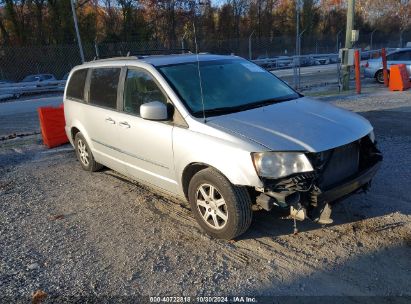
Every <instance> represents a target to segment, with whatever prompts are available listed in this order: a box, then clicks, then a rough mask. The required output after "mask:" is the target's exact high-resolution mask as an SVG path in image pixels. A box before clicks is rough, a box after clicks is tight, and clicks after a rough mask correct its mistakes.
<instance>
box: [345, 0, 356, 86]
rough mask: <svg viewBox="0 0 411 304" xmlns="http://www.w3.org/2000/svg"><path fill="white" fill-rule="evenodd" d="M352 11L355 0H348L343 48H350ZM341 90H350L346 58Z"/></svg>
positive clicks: (352, 26) (352, 27) (352, 24)
mask: <svg viewBox="0 0 411 304" xmlns="http://www.w3.org/2000/svg"><path fill="white" fill-rule="evenodd" d="M354 10H355V0H348V8H347V25H346V30H345V48H346V49H351V48H352V41H351V39H352V30H353V29H354ZM343 60H344V61H345V62H343V90H344V91H348V90H349V89H350V67H349V66H348V65H347V64H346V63H347V62H346V60H347V58H343Z"/></svg>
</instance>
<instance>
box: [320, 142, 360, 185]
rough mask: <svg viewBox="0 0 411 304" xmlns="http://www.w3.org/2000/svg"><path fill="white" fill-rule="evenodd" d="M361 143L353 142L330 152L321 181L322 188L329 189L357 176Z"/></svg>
mask: <svg viewBox="0 0 411 304" xmlns="http://www.w3.org/2000/svg"><path fill="white" fill-rule="evenodd" d="M359 151H360V148H359V143H358V142H353V143H350V144H348V145H344V146H341V147H338V148H335V149H333V150H332V151H329V153H330V154H329V160H328V161H327V162H326V163H325V166H324V168H323V172H322V174H321V179H320V187H321V188H322V189H327V188H328V187H331V186H333V185H335V184H338V183H339V182H342V181H343V180H344V179H346V178H348V177H350V176H352V175H354V174H356V173H357V172H358V169H359V153H360V152H359Z"/></svg>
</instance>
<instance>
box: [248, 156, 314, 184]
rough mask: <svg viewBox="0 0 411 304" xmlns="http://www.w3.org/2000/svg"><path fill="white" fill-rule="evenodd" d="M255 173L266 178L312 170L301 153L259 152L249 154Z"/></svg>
mask: <svg viewBox="0 0 411 304" xmlns="http://www.w3.org/2000/svg"><path fill="white" fill-rule="evenodd" d="M251 156H252V158H253V162H254V166H255V168H256V170H257V174H258V175H259V176H261V177H266V178H280V177H284V176H287V175H291V174H293V173H301V172H309V171H313V167H312V166H311V163H310V161H309V160H308V159H307V157H306V156H305V155H304V154H303V153H295V152H261V153H252V154H251Z"/></svg>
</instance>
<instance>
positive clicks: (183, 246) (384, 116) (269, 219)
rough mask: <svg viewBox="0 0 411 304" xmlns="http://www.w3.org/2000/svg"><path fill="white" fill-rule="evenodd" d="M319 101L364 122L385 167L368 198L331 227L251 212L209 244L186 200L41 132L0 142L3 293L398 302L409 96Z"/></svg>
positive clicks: (341, 209)
mask: <svg viewBox="0 0 411 304" xmlns="http://www.w3.org/2000/svg"><path fill="white" fill-rule="evenodd" d="M323 100H324V102H331V103H334V104H337V105H338V106H342V107H345V108H348V109H351V110H354V111H358V112H360V114H362V115H364V116H365V117H367V118H368V119H370V120H371V122H372V123H373V124H374V126H375V130H376V136H377V140H378V142H379V147H380V149H381V150H382V152H383V154H384V163H383V166H382V169H381V170H380V172H379V173H378V175H377V177H376V178H375V180H374V183H373V187H372V188H371V190H370V192H369V193H367V194H365V195H364V194H361V195H356V196H354V197H351V198H349V199H347V200H346V201H344V202H343V203H341V204H339V205H336V206H335V208H334V210H333V215H334V216H333V218H334V220H335V223H334V224H333V225H330V226H327V227H321V226H318V225H316V224H313V223H310V222H308V221H306V222H301V223H299V225H298V227H299V229H300V233H298V235H292V222H291V221H289V220H284V219H281V215H279V214H278V213H276V212H272V213H267V212H258V213H255V216H254V222H253V225H252V226H251V228H250V230H249V231H248V232H247V233H246V234H245V235H244V236H243V237H242V238H241V239H239V240H237V241H236V242H226V241H218V240H213V239H210V238H209V237H207V236H206V235H205V234H203V233H202V232H201V231H200V230H199V228H198V226H197V224H196V223H195V221H194V219H193V218H192V217H191V215H190V211H189V209H188V207H187V205H186V204H185V203H184V202H176V201H173V200H169V199H167V198H164V197H162V196H160V195H158V194H154V193H153V192H152V191H150V190H149V189H147V188H145V187H143V186H141V185H139V184H137V183H135V182H132V181H130V180H128V179H126V178H124V177H123V176H120V175H118V174H116V173H115V172H113V171H111V170H108V169H106V170H103V171H101V172H98V173H93V174H91V173H88V172H85V171H82V170H81V168H80V165H79V164H78V162H77V161H76V159H75V154H74V152H73V150H72V149H71V147H70V146H68V145H66V146H63V147H60V148H56V149H51V150H47V149H45V148H44V147H43V146H42V145H41V140H40V137H39V135H34V136H26V137H22V138H17V139H12V140H3V141H0V202H1V203H0V248H1V250H0V293H1V295H2V296H3V297H4V299H7V297H29V296H30V295H31V294H32V292H33V291H35V290H37V289H41V290H44V291H45V292H47V293H48V294H49V296H61V295H62V296H66V297H72V296H90V295H91V296H95V295H97V296H119V295H121V296H131V295H150V296H155V295H165V296H170V295H178V296H182V295H187V296H197V295H212V296H218V295H254V296H257V295H277V296H278V295H284V296H288V295H317V296H322V295H331V296H336V295H338V296H341V295H350V296H408V298H407V297H402V298H401V297H399V298H384V300H386V301H387V302H391V301H397V302H398V301H399V302H403V303H406V302H407V300H410V298H409V297H410V296H411V288H410V282H411V195H410V193H409V190H410V186H411V182H410V181H411V169H410V165H411V153H410V151H411V92H407V93H389V92H386V91H377V92H374V93H370V94H365V95H363V96H361V97H359V98H357V97H344V98H338V97H332V98H331V97H328V98H323ZM0 113H1V111H0ZM13 115H14V116H13ZM19 115H21V114H15V113H13V111H11V112H8V113H6V114H4V115H3V116H2V114H0V120H3V121H5V120H6V119H7V121H14V120H15V119H14V118H16V117H17V118H16V119H17V120H18V117H20V116H19ZM27 115H29V114H27ZM27 115H26V114H24V115H23V117H24V119H27V117H26V116H27ZM29 116H30V115H29ZM13 117H14V118H13ZM34 121H35V119H34ZM20 123H21V122H20ZM7 125H8V124H7ZM0 127H1V124H0ZM36 128H38V127H37V126H36V125H35V124H34V123H33V125H32V129H33V131H34V130H35V129H36ZM0 131H2V132H0V134H3V133H4V130H0ZM26 131H27V130H26ZM351 300H352V301H353V302H355V303H361V302H362V300H358V298H352V299H351ZM375 300H376V301H375V302H380V301H382V300H383V299H382V298H375ZM377 300H378V301H377ZM0 302H1V301H0Z"/></svg>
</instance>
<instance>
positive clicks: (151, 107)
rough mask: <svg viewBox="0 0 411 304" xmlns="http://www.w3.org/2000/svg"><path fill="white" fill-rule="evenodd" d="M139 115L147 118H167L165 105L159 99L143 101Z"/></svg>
mask: <svg viewBox="0 0 411 304" xmlns="http://www.w3.org/2000/svg"><path fill="white" fill-rule="evenodd" d="M140 116H141V118H143V119H147V120H167V119H168V112H167V106H166V105H165V104H164V103H162V102H159V101H152V102H148V103H144V104H142V105H141V106H140Z"/></svg>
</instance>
